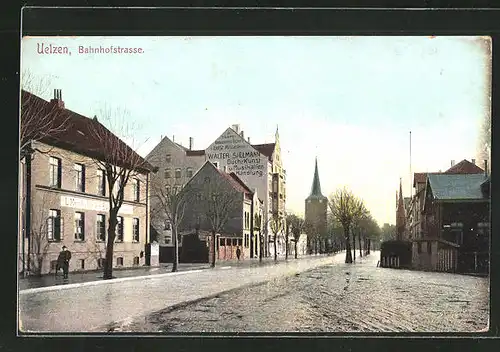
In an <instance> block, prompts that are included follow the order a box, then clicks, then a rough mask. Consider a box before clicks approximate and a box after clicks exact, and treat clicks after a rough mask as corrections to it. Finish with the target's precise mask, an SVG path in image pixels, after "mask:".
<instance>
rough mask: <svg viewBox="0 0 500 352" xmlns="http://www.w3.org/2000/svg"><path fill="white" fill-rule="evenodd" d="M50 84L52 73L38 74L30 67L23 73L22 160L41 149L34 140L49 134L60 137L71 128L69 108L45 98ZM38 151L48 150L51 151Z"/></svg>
mask: <svg viewBox="0 0 500 352" xmlns="http://www.w3.org/2000/svg"><path fill="white" fill-rule="evenodd" d="M50 84H51V82H50V79H49V78H48V77H37V76H35V75H34V74H33V73H31V72H30V71H27V70H25V71H24V72H23V73H22V75H21V93H22V94H21V116H20V122H21V123H20V129H19V142H20V143H19V151H20V153H19V158H20V159H19V160H23V159H25V158H26V157H27V156H28V155H32V154H33V152H34V150H37V149H36V148H34V149H32V142H33V141H38V140H41V139H43V138H46V137H49V138H57V136H58V135H59V134H60V133H62V132H64V131H66V130H68V128H69V125H68V121H69V114H68V113H67V111H66V110H65V109H63V107H62V106H60V105H58V104H55V103H49V102H47V101H46V100H44V99H43V98H42V96H44V95H47V93H48V92H49V86H50ZM57 94H59V93H57ZM61 98H62V97H61ZM37 151H38V152H40V153H47V151H41V150H37Z"/></svg>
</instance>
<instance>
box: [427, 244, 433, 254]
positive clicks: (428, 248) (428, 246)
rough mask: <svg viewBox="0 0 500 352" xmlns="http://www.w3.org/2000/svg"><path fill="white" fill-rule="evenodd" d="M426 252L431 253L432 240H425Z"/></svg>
mask: <svg viewBox="0 0 500 352" xmlns="http://www.w3.org/2000/svg"><path fill="white" fill-rule="evenodd" d="M427 253H429V254H431V253H432V242H427Z"/></svg>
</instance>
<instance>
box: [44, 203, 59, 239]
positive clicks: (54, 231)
mask: <svg viewBox="0 0 500 352" xmlns="http://www.w3.org/2000/svg"><path fill="white" fill-rule="evenodd" d="M62 229H63V226H62V218H61V211H60V210H56V209H50V210H49V217H48V219H47V239H48V240H49V241H60V240H61V238H62Z"/></svg>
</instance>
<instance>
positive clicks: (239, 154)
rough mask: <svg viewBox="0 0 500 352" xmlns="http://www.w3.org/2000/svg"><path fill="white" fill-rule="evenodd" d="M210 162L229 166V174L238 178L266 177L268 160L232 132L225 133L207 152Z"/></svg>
mask: <svg viewBox="0 0 500 352" xmlns="http://www.w3.org/2000/svg"><path fill="white" fill-rule="evenodd" d="M207 156H208V159H209V160H210V161H218V162H221V163H223V164H225V166H227V172H234V173H235V174H236V175H238V176H257V177H262V176H264V175H265V168H266V165H267V158H266V157H264V156H262V155H261V154H260V153H259V152H258V151H256V150H255V149H254V148H253V147H252V146H250V145H249V144H248V143H246V142H245V141H244V140H242V138H240V136H238V135H237V134H236V133H235V132H233V131H231V130H227V131H226V132H224V134H223V135H222V136H220V137H219V138H218V139H217V140H216V141H215V142H214V143H213V144H212V145H211V146H210V147H209V148H208V150H207Z"/></svg>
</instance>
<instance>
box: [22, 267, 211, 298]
mask: <svg viewBox="0 0 500 352" xmlns="http://www.w3.org/2000/svg"><path fill="white" fill-rule="evenodd" d="M204 270H209V269H196V270H185V271H177V272H173V273H165V274H156V275H155V274H153V275H144V276H131V277H121V278H116V279H111V280H96V281H87V282H80V283H75V284H68V285H54V286H46V287H36V288H28V289H26V290H20V291H19V294H20V295H22V294H29V293H39V292H47V291H59V290H67V289H72V288H77V287H85V286H96V285H104V284H112V283H115V282H124V281H133V280H145V279H155V278H159V277H166V276H176V275H182V274H189V273H196V272H200V271H204Z"/></svg>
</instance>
